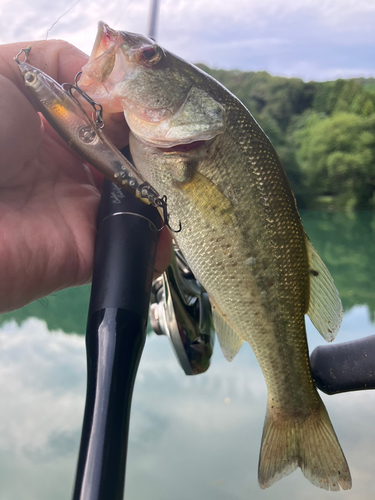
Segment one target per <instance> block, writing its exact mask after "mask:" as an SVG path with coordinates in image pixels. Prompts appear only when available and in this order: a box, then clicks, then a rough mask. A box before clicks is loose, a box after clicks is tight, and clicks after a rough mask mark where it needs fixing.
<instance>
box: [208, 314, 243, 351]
mask: <svg viewBox="0 0 375 500" xmlns="http://www.w3.org/2000/svg"><path fill="white" fill-rule="evenodd" d="M212 319H213V322H214V328H215V331H216V335H217V338H218V339H219V344H220V347H221V350H222V351H223V354H224V357H225V359H226V360H227V361H232V360H233V359H234V357H235V356H236V354H237V353H238V351H239V350H240V347H241V346H242V344H243V342H244V341H243V340H242V339H240V337H239V336H238V335H237V333H236V332H235V331H234V330H233V329H232V327H231V326H229V325H228V323H227V322H226V320H225V319H224V318H223V316H222V314H221V313H220V312H219V310H218V309H217V308H216V306H214V305H212Z"/></svg>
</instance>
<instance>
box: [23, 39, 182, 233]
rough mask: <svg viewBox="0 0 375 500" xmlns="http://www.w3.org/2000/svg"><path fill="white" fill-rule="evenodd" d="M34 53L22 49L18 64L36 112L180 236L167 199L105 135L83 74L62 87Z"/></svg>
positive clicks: (98, 107) (105, 174)
mask: <svg viewBox="0 0 375 500" xmlns="http://www.w3.org/2000/svg"><path fill="white" fill-rule="evenodd" d="M30 50H31V47H28V48H26V49H21V51H20V52H19V53H18V54H17V56H16V57H15V58H14V60H15V61H16V63H17V64H18V67H19V70H20V72H21V74H22V76H23V79H24V82H25V85H26V87H27V89H28V91H29V95H30V98H31V101H32V103H33V105H34V106H35V108H36V109H37V110H38V111H40V112H41V113H42V114H43V116H44V117H45V118H46V120H47V121H48V122H49V123H50V125H51V126H52V127H53V128H54V129H55V130H56V132H57V133H58V134H59V135H60V136H61V137H62V138H63V139H64V140H65V141H66V142H67V143H68V144H69V146H71V147H72V148H73V149H74V150H75V151H77V153H79V154H80V155H81V156H82V157H83V158H84V159H85V160H87V161H88V162H89V163H90V164H91V165H92V166H93V167H94V168H96V169H97V170H99V171H100V172H101V173H102V174H103V175H104V176H106V177H108V178H109V179H110V180H112V181H113V182H114V183H115V184H117V185H118V186H120V187H121V188H124V189H125V190H126V191H128V192H130V193H131V194H132V195H133V196H135V197H136V198H139V199H141V200H142V201H144V202H145V203H148V204H151V205H154V206H155V207H157V208H160V209H161V210H162V212H163V218H164V225H165V226H167V227H169V229H171V230H172V231H173V232H176V231H174V230H173V229H172V228H171V227H170V226H169V222H168V219H169V215H168V210H167V198H166V196H163V197H160V196H159V193H158V192H157V191H156V190H155V189H154V188H153V187H152V186H151V185H150V184H149V183H148V182H146V181H145V180H144V179H143V177H142V176H141V175H140V174H139V172H138V171H137V170H136V169H135V167H134V166H133V165H132V164H131V163H130V162H129V161H128V160H127V159H126V158H125V156H123V155H122V154H121V152H120V151H119V150H118V149H117V148H116V147H115V146H114V145H113V144H112V143H111V141H109V140H108V139H107V138H106V136H105V135H104V133H103V132H102V128H103V126H104V122H103V119H102V107H101V105H100V104H98V103H96V102H95V101H93V100H92V99H91V98H90V97H89V96H88V95H87V94H85V93H84V92H83V91H82V90H81V89H80V88H79V86H78V84H77V79H78V76H79V74H78V75H77V76H76V78H75V82H74V85H71V84H63V85H60V84H59V83H57V82H56V81H55V80H54V79H53V78H51V77H50V76H49V75H47V74H46V73H44V72H43V71H41V70H39V69H37V68H35V67H34V66H32V65H31V64H29V63H28V62H27V61H28V55H29V53H30ZM21 54H24V55H25V60H24V61H23V62H22V61H20V56H21ZM64 87H67V88H68V90H65V88H64ZM73 90H76V91H77V92H79V94H80V95H81V96H82V97H83V98H84V99H86V100H87V101H88V102H89V103H90V104H91V106H92V107H93V109H94V111H95V113H96V122H95V123H94V122H93V120H92V119H91V118H90V117H89V115H88V114H87V113H86V111H85V110H84V109H83V108H82V106H81V105H80V103H79V102H78V101H77V99H75V97H74V96H73V93H72V91H73ZM163 227H164V226H163ZM180 229H181V227H180V228H179V230H180ZM179 230H177V231H179Z"/></svg>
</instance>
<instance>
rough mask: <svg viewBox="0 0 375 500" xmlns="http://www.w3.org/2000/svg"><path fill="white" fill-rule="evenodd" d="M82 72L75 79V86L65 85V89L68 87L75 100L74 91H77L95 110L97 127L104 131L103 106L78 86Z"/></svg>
mask: <svg viewBox="0 0 375 500" xmlns="http://www.w3.org/2000/svg"><path fill="white" fill-rule="evenodd" d="M81 74H82V71H79V72H78V73H77V74H76V76H75V77H74V85H72V84H71V83H64V84H63V87H67V88H68V90H69V94H70V95H71V96H72V97H73V98H74V99H75V97H74V95H73V93H72V90H73V89H74V90H76V91H77V92H78V93H79V94H80V95H81V96H82V97H83V98H84V99H85V100H86V101H87V102H88V103H89V104H90V105H91V106H92V108H93V109H94V111H95V116H96V117H95V125H96V127H97V128H99V129H102V128H103V127H104V121H103V106H102V105H101V104H99V103H98V102H96V101H94V99H91V97H90V96H89V95H87V94H86V92H84V91H83V90H82V89H81V88H80V87H79V85H78V78H79V77H80V76H81Z"/></svg>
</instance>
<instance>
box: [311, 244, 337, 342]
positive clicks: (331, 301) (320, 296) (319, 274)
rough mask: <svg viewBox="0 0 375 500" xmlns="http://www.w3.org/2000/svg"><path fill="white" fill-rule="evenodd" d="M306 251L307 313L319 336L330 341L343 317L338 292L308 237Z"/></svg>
mask: <svg viewBox="0 0 375 500" xmlns="http://www.w3.org/2000/svg"><path fill="white" fill-rule="evenodd" d="M306 238H307V237H306ZM307 253H308V258H309V266H310V302H309V308H308V311H307V314H308V316H309V318H310V319H311V321H312V323H313V325H314V326H315V328H316V329H317V330H318V331H319V333H320V334H321V336H322V337H323V338H324V339H325V340H326V341H327V342H332V340H333V339H334V338H335V337H336V334H337V332H338V330H339V328H340V324H341V321H342V317H343V309H342V304H341V300H340V297H339V292H338V291H337V288H336V287H335V284H334V282H333V279H332V276H331V275H330V273H329V271H328V269H327V268H326V266H325V264H324V262H323V261H322V259H321V258H320V257H319V255H318V252H317V251H316V250H315V248H314V247H313V245H312V243H311V241H310V240H309V239H308V238H307Z"/></svg>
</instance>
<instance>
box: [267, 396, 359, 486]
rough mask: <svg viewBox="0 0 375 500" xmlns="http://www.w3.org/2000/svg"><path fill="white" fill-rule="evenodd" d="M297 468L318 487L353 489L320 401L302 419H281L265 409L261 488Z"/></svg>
mask: <svg viewBox="0 0 375 500" xmlns="http://www.w3.org/2000/svg"><path fill="white" fill-rule="evenodd" d="M297 467H301V469H302V472H303V474H304V475H305V477H306V478H307V479H308V480H309V481H311V482H312V484H314V485H315V486H318V487H319V488H324V489H325V490H332V491H339V490H340V486H341V488H342V489H343V490H348V489H350V488H351V486H352V480H351V477H350V472H349V468H348V464H347V463H346V459H345V457H344V454H343V452H342V449H341V447H340V444H339V442H338V440H337V437H336V434H335V431H334V430H333V427H332V424H331V422H330V419H329V416H328V413H327V410H326V409H325V407H324V404H323V402H321V406H320V408H319V409H318V410H317V411H315V412H314V413H312V414H311V415H309V416H308V417H307V418H306V419H304V420H302V419H301V418H297V419H295V418H294V419H292V418H289V419H288V418H287V419H285V418H281V416H280V414H278V415H274V414H272V410H270V409H269V407H268V408H267V413H266V420H265V423H264V429H263V437H262V445H261V450H260V459H259V470H258V481H259V485H260V487H261V488H268V487H269V486H271V485H272V484H273V483H274V482H275V481H278V480H279V479H281V478H282V477H284V476H287V475H288V474H290V473H291V472H293V471H294V470H295V469H296V468H297Z"/></svg>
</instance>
